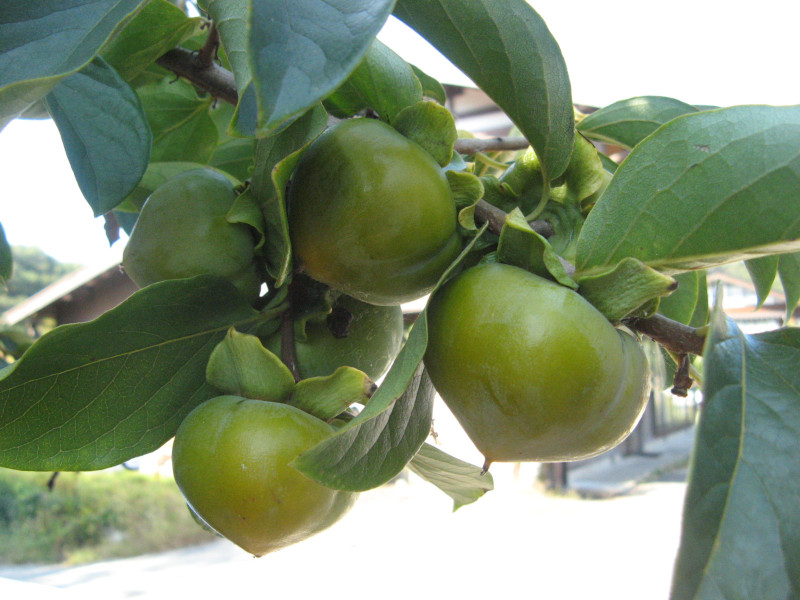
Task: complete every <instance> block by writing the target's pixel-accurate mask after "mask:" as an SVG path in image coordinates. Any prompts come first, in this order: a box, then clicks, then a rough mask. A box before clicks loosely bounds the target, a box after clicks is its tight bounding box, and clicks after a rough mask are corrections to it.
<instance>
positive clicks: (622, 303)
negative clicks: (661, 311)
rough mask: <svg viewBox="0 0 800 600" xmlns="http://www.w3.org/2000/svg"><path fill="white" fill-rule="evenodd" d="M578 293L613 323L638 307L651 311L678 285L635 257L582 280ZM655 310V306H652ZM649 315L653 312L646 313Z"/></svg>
mask: <svg viewBox="0 0 800 600" xmlns="http://www.w3.org/2000/svg"><path fill="white" fill-rule="evenodd" d="M578 285H579V286H580V287H579V289H578V292H579V293H580V295H581V296H583V297H584V298H586V299H587V300H588V301H589V302H591V304H592V305H593V306H594V307H595V308H596V309H597V310H599V311H600V312H601V313H603V315H604V316H605V317H606V319H608V320H609V321H611V322H612V323H619V322H620V321H622V319H624V318H625V317H627V316H631V315H634V314H635V313H636V312H637V310H638V311H639V312H641V311H642V310H644V311H645V313H647V312H649V310H650V306H651V305H652V304H653V302H658V300H659V298H661V296H664V295H666V294H669V293H670V292H672V291H673V290H674V289H675V288H676V286H677V284H676V282H675V280H674V279H673V278H672V277H668V276H667V275H664V274H662V273H659V272H658V271H656V270H654V269H651V268H650V267H648V266H647V265H645V264H644V263H642V262H641V261H638V260H636V259H635V258H625V259H623V260H622V261H621V262H620V263H619V264H618V265H616V266H615V267H614V268H613V269H611V270H609V271H607V272H605V273H602V274H600V275H591V276H588V277H581V278H579V279H578ZM652 310H653V312H655V309H654V308H653V309H652ZM645 316H649V314H645Z"/></svg>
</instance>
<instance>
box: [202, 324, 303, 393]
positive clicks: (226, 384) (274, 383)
mask: <svg viewBox="0 0 800 600" xmlns="http://www.w3.org/2000/svg"><path fill="white" fill-rule="evenodd" d="M206 381H208V383H210V384H211V385H212V386H214V387H215V388H216V389H218V390H220V392H222V393H224V394H231V395H233V396H242V397H244V398H253V399H255V400H266V401H268V402H283V401H284V400H286V399H288V397H289V395H290V394H291V393H292V391H293V390H294V377H293V376H292V373H291V371H289V369H288V368H287V367H286V365H285V364H283V363H282V362H281V359H280V358H278V357H277V356H275V355H274V354H273V353H272V352H270V351H269V350H267V349H266V348H264V346H263V345H262V344H261V340H259V339H258V338H257V337H256V336H254V335H249V334H246V333H239V332H238V331H236V330H235V329H234V328H232V327H231V328H230V329H229V330H228V333H227V334H226V335H225V338H224V339H223V340H222V341H220V342H219V343H218V344H217V345H216V346H215V347H214V350H213V352H211V355H210V356H209V358H208V365H207V366H206Z"/></svg>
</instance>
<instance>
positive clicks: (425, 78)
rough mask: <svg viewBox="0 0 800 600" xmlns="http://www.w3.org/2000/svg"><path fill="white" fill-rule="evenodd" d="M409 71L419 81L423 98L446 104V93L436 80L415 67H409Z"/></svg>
mask: <svg viewBox="0 0 800 600" xmlns="http://www.w3.org/2000/svg"><path fill="white" fill-rule="evenodd" d="M410 66H411V70H412V71H414V75H416V76H417V79H419V83H420V85H421V86H422V95H423V96H424V97H425V98H431V99H432V100H436V102H438V103H439V104H446V103H447V92H446V91H445V89H444V86H443V85H442V84H441V83H440V82H439V80H438V79H434V78H433V77H431V76H430V75H428V74H427V73H426V72H425V71H423V70H422V69H420V68H419V67H417V66H415V65H410Z"/></svg>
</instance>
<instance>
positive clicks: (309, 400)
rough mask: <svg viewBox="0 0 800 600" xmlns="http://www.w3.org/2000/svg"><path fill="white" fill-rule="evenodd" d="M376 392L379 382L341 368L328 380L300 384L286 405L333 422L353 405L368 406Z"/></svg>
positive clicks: (360, 373) (355, 370)
mask: <svg viewBox="0 0 800 600" xmlns="http://www.w3.org/2000/svg"><path fill="white" fill-rule="evenodd" d="M375 389H376V385H375V382H374V381H372V379H370V378H369V376H367V374H366V373H364V372H363V371H359V370H358V369H355V368H353V367H339V368H338V369H336V370H335V371H334V372H333V373H331V374H330V375H328V376H327V377H309V378H308V379H303V380H302V381H299V382H298V383H297V385H296V386H295V388H294V393H292V396H291V398H289V400H287V402H286V403H287V404H290V405H292V406H294V407H296V408H299V409H300V410H304V411H305V412H307V413H309V414H312V415H314V416H315V417H317V418H318V419H322V420H323V421H330V420H331V419H334V418H335V417H337V416H338V415H340V414H341V413H342V412H344V411H345V410H347V408H348V407H350V406H352V405H353V404H356V403H358V404H366V403H367V401H368V400H369V399H370V397H371V396H372V394H373V393H374V392H375Z"/></svg>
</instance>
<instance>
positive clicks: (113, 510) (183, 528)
mask: <svg viewBox="0 0 800 600" xmlns="http://www.w3.org/2000/svg"><path fill="white" fill-rule="evenodd" d="M50 477H51V473H32V472H21V471H13V470H10V469H0V563H10V564H19V563H60V562H66V563H72V564H75V563H83V562H92V561H97V560H105V559H109V558H117V557H125V556H136V555H139V554H145V553H149V552H160V551H164V550H170V549H174V548H180V547H184V546H188V545H193V544H199V543H203V542H208V541H211V540H213V539H216V538H215V537H214V536H213V535H212V534H210V533H208V532H206V531H204V530H203V529H201V528H200V527H198V526H197V524H196V523H195V521H194V519H193V518H192V516H191V514H190V513H189V510H188V509H187V507H186V504H185V503H184V501H183V498H182V496H181V495H180V493H178V490H177V488H176V487H175V484H174V483H173V481H172V480H171V479H159V478H155V477H150V476H146V475H143V474H140V473H135V472H131V471H112V472H98V473H60V474H59V475H58V477H57V478H56V480H55V485H54V487H53V490H52V491H49V490H48V487H47V482H48V480H49V479H50Z"/></svg>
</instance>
